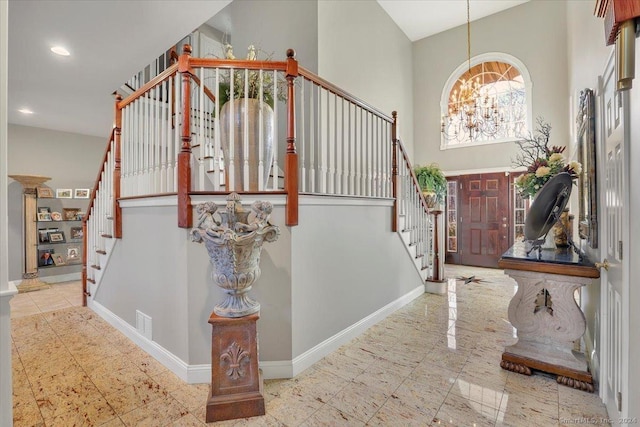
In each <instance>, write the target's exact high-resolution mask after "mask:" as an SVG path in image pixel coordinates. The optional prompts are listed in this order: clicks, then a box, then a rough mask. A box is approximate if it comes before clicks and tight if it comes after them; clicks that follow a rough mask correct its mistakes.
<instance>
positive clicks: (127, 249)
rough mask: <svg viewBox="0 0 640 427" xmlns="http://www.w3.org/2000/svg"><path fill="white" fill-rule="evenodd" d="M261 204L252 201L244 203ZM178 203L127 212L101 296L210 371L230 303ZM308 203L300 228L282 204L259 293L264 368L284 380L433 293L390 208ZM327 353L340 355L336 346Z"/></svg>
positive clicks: (129, 205) (278, 202) (278, 200)
mask: <svg viewBox="0 0 640 427" xmlns="http://www.w3.org/2000/svg"><path fill="white" fill-rule="evenodd" d="M256 198H257V196H245V197H244V198H243V204H245V205H250V203H252V201H253V200H256ZM173 199H174V202H172V203H174V205H171V206H169V205H167V206H162V207H157V206H156V207H149V206H147V207H142V206H139V207H134V206H135V204H136V202H135V201H128V202H126V203H125V206H124V207H123V238H122V239H121V240H119V241H118V242H117V244H116V246H115V248H114V250H113V254H112V255H111V259H110V261H109V264H108V266H107V268H106V270H105V273H104V276H103V279H102V283H101V284H100V287H99V289H98V291H97V292H95V293H94V295H95V301H96V302H98V303H99V304H100V305H101V306H103V307H105V308H106V309H107V310H109V311H110V312H111V313H113V314H114V315H116V316H117V317H118V318H120V319H122V320H124V321H125V322H126V323H128V324H129V325H131V326H135V312H136V310H140V311H142V312H143V313H145V314H147V315H149V316H150V317H151V318H152V324H153V341H154V342H155V343H157V344H158V345H160V346H161V347H162V348H164V349H165V350H166V351H168V352H169V353H171V354H173V355H174V356H175V357H177V358H179V359H180V360H182V361H183V362H184V364H186V365H189V366H192V367H193V366H196V367H199V368H198V369H201V368H200V367H202V366H206V365H210V363H211V326H210V325H209V324H208V319H209V316H210V314H211V312H212V310H213V307H214V306H215V304H217V303H218V302H220V301H222V299H223V298H224V294H223V291H222V290H221V289H220V288H219V287H218V286H217V285H215V284H213V283H212V282H211V273H212V266H211V265H210V262H209V256H208V254H207V250H206V248H205V247H204V245H201V244H197V243H193V242H191V241H190V239H189V236H188V230H184V229H180V228H178V227H177V226H176V224H177V219H176V216H177V215H176V212H177V210H176V207H175V197H173ZM262 199H263V200H264V199H266V198H262ZM301 199H302V201H301V210H300V225H299V226H297V227H292V228H290V227H286V226H285V225H284V197H283V196H276V197H275V199H274V211H273V213H272V217H271V223H272V224H274V225H277V226H278V227H280V236H279V238H278V240H277V241H276V242H273V243H265V245H264V246H263V251H262V256H261V262H260V268H261V270H262V276H261V277H260V279H259V280H258V281H257V282H256V283H255V285H254V287H253V289H252V290H251V294H252V296H253V297H254V298H255V299H256V300H258V301H259V302H260V304H261V313H260V314H261V317H260V320H259V321H258V334H259V337H260V360H261V362H262V363H264V362H267V363H270V364H272V366H274V365H276V366H277V367H278V368H282V370H281V372H292V369H294V368H295V367H293V363H294V362H295V358H296V357H298V356H300V355H301V354H302V353H305V352H308V351H310V350H312V349H313V348H314V347H316V346H317V345H319V344H321V343H323V342H325V341H327V340H330V339H331V338H332V337H334V336H335V335H336V334H339V333H341V332H342V331H344V330H346V329H349V328H351V327H352V326H353V325H354V324H356V323H358V322H360V321H361V320H362V319H364V318H366V317H368V316H370V315H372V314H373V313H375V312H376V311H378V310H380V309H381V308H383V307H385V306H386V305H388V304H390V303H392V302H395V301H396V300H398V299H400V298H402V297H404V296H406V295H407V294H409V293H412V292H413V293H412V295H413V294H415V295H419V293H421V292H423V291H424V288H423V284H422V282H421V280H420V277H419V275H418V272H417V271H416V269H415V266H414V265H413V262H412V260H411V258H410V256H409V255H408V253H407V251H406V250H405V248H404V247H403V244H402V242H401V239H400V237H399V236H398V235H397V234H396V233H393V232H391V206H390V201H385V202H379V201H378V202H375V203H373V204H371V203H368V204H363V202H362V201H361V200H357V199H354V200H351V201H349V200H348V199H347V198H340V199H339V202H336V201H335V200H334V201H328V200H327V198H323V197H313V196H304V197H302V198H301ZM209 200H214V201H216V203H218V204H220V205H224V203H225V201H224V197H220V196H217V197H215V196H197V197H196V200H195V201H194V203H198V202H202V201H209ZM416 289H417V290H418V293H416ZM396 308H397V307H396ZM377 320H380V319H379V318H376V319H375V320H373V321H372V322H375V321H377ZM350 338H351V337H350ZM336 348H337V347H336ZM326 349H330V350H335V348H332V347H331V344H325V347H323V350H326ZM318 354H320V353H316V354H314V355H311V356H309V357H308V358H307V359H306V360H307V361H308V360H313V358H314V357H315V356H317V355H318ZM317 359H319V357H317V358H316V360H317ZM313 361H315V360H313ZM301 365H304V364H303V363H301ZM304 367H306V366H303V368H304Z"/></svg>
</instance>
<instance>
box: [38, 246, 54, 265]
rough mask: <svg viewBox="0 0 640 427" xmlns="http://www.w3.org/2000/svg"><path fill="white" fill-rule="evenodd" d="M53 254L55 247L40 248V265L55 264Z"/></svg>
mask: <svg viewBox="0 0 640 427" xmlns="http://www.w3.org/2000/svg"><path fill="white" fill-rule="evenodd" d="M53 254H54V250H53V249H38V267H48V266H51V265H54V261H53Z"/></svg>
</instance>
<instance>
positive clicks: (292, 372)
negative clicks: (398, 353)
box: [87, 286, 424, 384]
mask: <svg viewBox="0 0 640 427" xmlns="http://www.w3.org/2000/svg"><path fill="white" fill-rule="evenodd" d="M423 293H424V287H423V286H418V287H416V288H415V289H414V290H412V291H410V292H408V293H407V294H405V295H403V296H401V297H400V298H398V299H396V300H395V301H392V302H390V303H389V304H387V305H385V306H384V307H382V308H381V309H379V310H377V311H376V312H374V313H372V314H370V315H369V316H367V317H365V318H364V319H362V320H360V321H358V322H356V323H354V324H353V325H351V326H349V327H348V328H346V329H343V330H342V331H340V332H338V333H337V334H335V335H333V336H332V337H330V338H328V339H326V340H324V341H323V342H321V343H320V344H318V345H316V346H315V347H313V348H311V349H309V350H307V351H305V352H304V353H302V354H301V355H300V356H297V357H295V358H294V359H293V360H292V361H289V360H280V361H262V362H260V369H261V370H262V377H263V378H264V379H275V378H293V377H294V376H296V375H298V374H299V373H300V372H302V371H304V370H305V369H307V368H309V367H310V366H311V365H313V364H314V363H316V362H318V361H319V360H320V359H322V358H323V357H325V356H327V355H329V354H331V353H332V352H334V351H336V350H337V349H338V348H339V347H340V346H342V345H344V344H346V343H348V342H349V341H351V340H352V339H354V338H356V337H357V336H358V335H360V334H362V333H363V332H364V331H366V330H367V329H368V328H370V327H371V326H373V325H375V324H376V323H378V322H380V321H381V320H383V319H384V318H386V317H387V316H389V315H390V314H392V313H393V312H395V311H396V310H398V309H399V308H401V307H403V306H404V305H406V304H408V303H409V302H411V301H413V300H414V299H416V298H417V297H419V296H420V295H422V294H423ZM87 305H88V307H89V308H90V309H92V310H93V311H94V312H95V313H96V314H98V315H99V316H100V317H102V318H103V319H104V320H105V321H106V322H107V323H109V324H110V325H111V326H113V327H114V328H116V329H117V330H119V331H120V332H122V333H123V334H124V335H125V336H126V337H127V338H129V339H130V340H131V341H133V342H134V343H135V344H136V345H138V346H139V347H140V348H142V349H143V350H144V351H146V352H147V353H149V354H150V355H151V356H152V357H153V358H154V359H156V360H157V361H158V362H160V363H161V364H162V365H164V366H165V367H166V368H167V369H169V370H170V371H171V372H173V373H174V374H176V375H177V376H178V377H180V379H182V380H183V381H185V382H187V383H188V384H199V383H209V382H210V381H211V365H210V364H200V365H188V364H187V363H186V362H184V361H183V360H182V359H180V358H179V357H177V356H175V355H174V354H173V353H171V352H169V351H168V350H167V349H165V348H164V347H162V346H161V345H159V344H158V343H156V342H154V341H151V340H149V339H147V338H145V337H144V336H143V335H142V334H141V333H140V332H138V331H137V330H136V328H135V327H133V326H132V325H130V324H129V323H127V322H126V321H124V320H123V319H122V318H120V317H118V316H116V315H115V314H114V313H113V312H111V311H110V310H108V309H107V308H106V307H104V306H103V305H102V304H100V303H98V302H96V301H94V300H90V301H88V302H87Z"/></svg>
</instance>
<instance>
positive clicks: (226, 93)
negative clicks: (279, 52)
mask: <svg viewBox="0 0 640 427" xmlns="http://www.w3.org/2000/svg"><path fill="white" fill-rule="evenodd" d="M272 56H273V55H272V54H269V55H267V56H266V58H265V59H264V61H271V58H272ZM225 58H226V59H236V57H235V56H234V55H233V46H231V45H230V44H227V45H226V46H225ZM257 60H258V50H257V49H256V47H255V46H254V45H252V44H251V45H249V47H248V48H247V61H257ZM246 73H247V75H246V82H245V70H242V69H240V70H234V71H233V99H242V98H251V99H258V98H259V97H260V88H262V100H263V101H264V102H266V103H267V104H268V105H269V106H270V107H271V108H273V102H274V95H275V96H276V97H277V99H278V100H279V101H285V100H286V99H287V97H286V87H285V84H286V82H284V81H282V82H278V83H277V84H275V85H274V83H273V74H272V73H270V72H263V73H262V78H260V71H259V70H246ZM245 83H246V93H245ZM229 99H231V73H229V74H225V75H224V76H223V79H222V82H221V83H220V105H221V106H223V105H225V104H226V103H227V102H228V101H229Z"/></svg>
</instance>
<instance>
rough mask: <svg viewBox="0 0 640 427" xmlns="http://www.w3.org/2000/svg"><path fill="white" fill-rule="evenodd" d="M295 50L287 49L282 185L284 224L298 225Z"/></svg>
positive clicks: (296, 69) (296, 64) (296, 66)
mask: <svg viewBox="0 0 640 427" xmlns="http://www.w3.org/2000/svg"><path fill="white" fill-rule="evenodd" d="M295 56H296V52H295V51H294V50H293V49H287V70H286V78H287V152H286V154H285V163H284V183H285V184H284V186H285V191H286V193H287V207H286V211H285V224H286V225H298V153H297V152H296V116H295V114H296V108H295V106H296V103H295V90H294V86H293V84H294V81H295V79H296V77H298V61H297V60H296V59H295Z"/></svg>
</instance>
